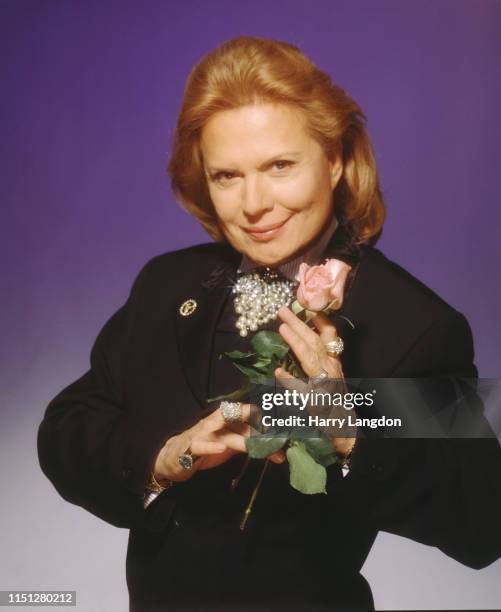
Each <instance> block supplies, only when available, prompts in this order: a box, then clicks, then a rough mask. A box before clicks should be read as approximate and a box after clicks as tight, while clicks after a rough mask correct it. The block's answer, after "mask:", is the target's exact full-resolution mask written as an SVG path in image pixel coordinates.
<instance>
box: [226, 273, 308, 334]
mask: <svg viewBox="0 0 501 612" xmlns="http://www.w3.org/2000/svg"><path fill="white" fill-rule="evenodd" d="M296 286H297V283H296V282H295V281H291V280H288V279H286V278H285V277H284V276H282V275H281V274H279V273H278V272H276V271H275V270H272V269H270V268H258V269H257V270H255V271H254V272H251V273H249V274H242V275H240V276H239V277H238V278H237V280H236V282H235V285H234V286H233V289H232V293H234V294H235V295H236V297H235V299H234V308H235V312H236V314H237V315H239V316H238V318H237V322H236V327H237V329H238V330H239V333H240V335H241V336H243V337H245V336H247V335H248V333H249V331H252V332H254V331H257V330H258V329H259V326H260V325H263V324H265V323H268V322H269V321H272V320H274V319H276V318H277V313H278V311H279V310H280V308H282V306H288V305H289V304H290V303H291V302H292V301H293V300H294V298H295V288H296Z"/></svg>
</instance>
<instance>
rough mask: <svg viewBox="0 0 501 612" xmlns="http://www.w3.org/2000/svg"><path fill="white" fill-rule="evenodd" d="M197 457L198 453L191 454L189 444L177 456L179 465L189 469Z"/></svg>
mask: <svg viewBox="0 0 501 612" xmlns="http://www.w3.org/2000/svg"><path fill="white" fill-rule="evenodd" d="M198 458H199V457H198V455H194V454H193V452H192V450H191V446H188V448H187V449H186V450H185V451H184V453H183V454H182V455H179V457H178V461H179V465H180V466H181V467H183V468H184V469H185V470H191V469H192V468H193V464H194V463H195V461H196V460H197V459H198Z"/></svg>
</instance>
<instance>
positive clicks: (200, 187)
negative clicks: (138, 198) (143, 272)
mask: <svg viewBox="0 0 501 612" xmlns="http://www.w3.org/2000/svg"><path fill="white" fill-rule="evenodd" d="M259 102H272V103H280V104H288V105H290V106H292V107H293V108H296V109H299V110H300V111H302V112H303V115H304V117H305V119H306V125H307V128H308V130H309V133H310V134H311V136H312V137H313V138H315V139H316V140H317V142H319V143H320V145H321V146H322V147H323V148H324V150H325V152H326V155H327V156H328V157H329V158H330V159H332V158H333V156H334V155H335V153H336V151H338V150H339V145H340V144H341V145H342V155H343V164H344V168H343V176H342V177H341V179H340V181H339V183H338V185H337V186H336V189H335V190H334V193H333V202H334V208H335V213H336V215H337V217H338V219H339V221H340V222H341V223H342V224H343V225H344V226H345V228H346V229H347V230H348V231H349V233H350V235H351V237H352V240H353V241H354V243H356V244H363V243H375V241H376V240H377V238H378V237H379V235H380V233H381V230H382V226H383V222H384V217H385V207H384V202H383V198H382V194H381V190H380V186H379V178H378V173H377V168H376V162H375V159H374V155H373V152H372V146H371V143H370V140H369V135H368V133H367V129H366V127H365V124H366V117H365V115H364V113H363V112H362V110H361V109H360V107H359V106H358V104H357V103H356V102H355V101H354V100H353V99H352V98H351V97H350V96H349V95H348V94H347V93H346V92H345V91H344V90H343V89H341V87H339V86H338V85H335V84H334V83H332V81H331V79H330V77H329V76H328V75H327V74H326V73H325V72H322V71H321V70H320V69H319V68H317V67H316V66H315V65H314V64H313V63H312V62H311V61H310V60H309V59H308V58H307V57H306V56H305V55H304V54H303V53H301V51H300V50H299V49H298V48H297V47H295V46H293V45H291V44H288V43H285V42H279V41H276V40H271V39H266V38H255V37H249V36H240V37H238V38H234V39H232V40H229V41H227V42H225V43H224V44H222V45H221V46H220V47H218V48H217V49H215V50H214V51H212V52H211V53H209V54H208V55H206V56H205V57H204V58H202V60H201V61H200V62H199V63H198V64H197V65H196V66H195V67H194V68H193V70H192V72H191V73H190V75H189V77H188V80H187V83H186V89H185V93H184V99H183V102H182V105H181V110H180V113H179V117H178V120H177V125H176V131H175V136H174V143H173V150H172V156H171V159H170V162H169V166H168V173H169V174H170V176H171V184H172V189H173V191H174V193H175V195H176V197H177V198H178V200H179V201H180V202H181V204H182V205H183V206H184V207H185V208H186V209H187V210H188V211H189V212H190V213H192V214H193V215H195V217H197V219H198V220H199V221H200V223H201V224H202V225H203V226H204V227H205V229H206V230H207V232H208V233H209V234H210V235H211V236H212V237H213V238H214V239H215V240H217V241H224V240H225V237H224V235H223V233H222V232H221V230H220V229H219V224H218V218H217V215H216V212H215V210H214V207H213V205H212V202H211V199H210V196H209V190H208V186H207V179H206V176H205V173H204V169H203V159H202V154H201V150H200V134H201V131H202V128H203V127H204V125H205V124H206V123H207V121H208V120H209V119H210V118H211V117H212V116H213V115H214V114H215V113H217V112H220V111H223V110H230V109H234V108H238V107H241V106H245V105H248V104H255V103H259Z"/></svg>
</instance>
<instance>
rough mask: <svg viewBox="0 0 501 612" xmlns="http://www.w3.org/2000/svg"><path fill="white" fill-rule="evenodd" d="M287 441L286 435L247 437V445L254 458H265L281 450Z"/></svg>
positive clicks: (250, 454)
mask: <svg viewBox="0 0 501 612" xmlns="http://www.w3.org/2000/svg"><path fill="white" fill-rule="evenodd" d="M286 442H287V438H286V437H273V438H272V437H270V436H249V437H248V438H246V439H245V447H246V449H247V452H248V453H249V457H252V459H264V458H265V457H269V456H270V455H272V454H273V453H276V452H277V451H278V450H280V449H281V448H282V446H283V445H284V444H285V443H286Z"/></svg>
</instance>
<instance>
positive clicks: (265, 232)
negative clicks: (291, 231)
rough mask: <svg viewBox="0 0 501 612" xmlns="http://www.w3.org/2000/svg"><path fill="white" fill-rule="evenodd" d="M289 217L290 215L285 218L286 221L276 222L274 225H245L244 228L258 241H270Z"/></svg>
mask: <svg viewBox="0 0 501 612" xmlns="http://www.w3.org/2000/svg"><path fill="white" fill-rule="evenodd" d="M289 219H290V217H288V218H287V219H285V221H281V222H280V223H275V224H273V225H264V226H263V227H244V228H242V229H243V230H244V231H245V232H246V233H247V234H248V235H249V236H250V237H251V238H252V239H253V240H255V241H256V242H268V241H269V240H272V239H273V238H275V236H277V235H278V234H279V232H280V231H281V230H282V228H283V227H284V225H285V224H286V223H287V221H288V220H289Z"/></svg>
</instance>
